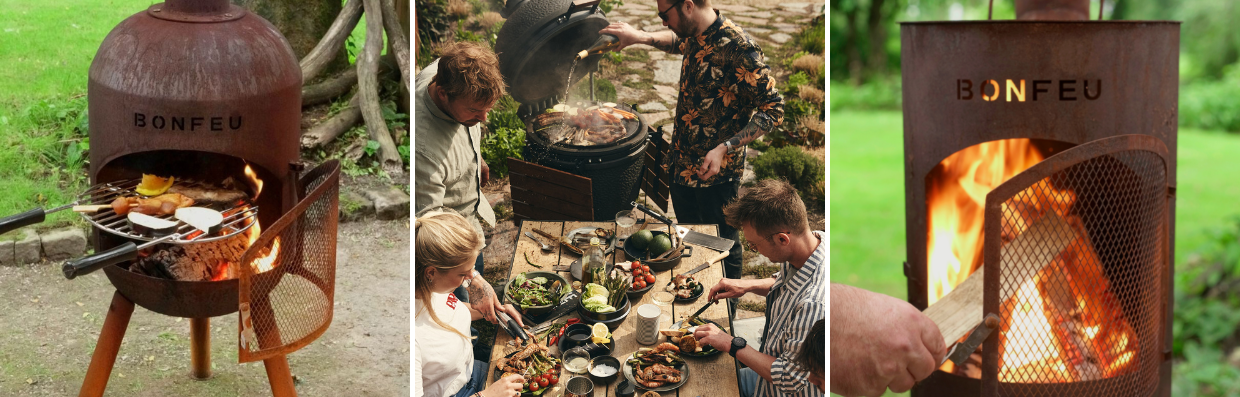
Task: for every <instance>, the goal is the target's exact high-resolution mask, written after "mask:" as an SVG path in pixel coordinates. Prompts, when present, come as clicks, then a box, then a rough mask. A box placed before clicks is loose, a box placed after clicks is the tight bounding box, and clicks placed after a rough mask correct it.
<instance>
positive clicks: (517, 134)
mask: <svg viewBox="0 0 1240 397" xmlns="http://www.w3.org/2000/svg"><path fill="white" fill-rule="evenodd" d="M524 149H525V129H524V128H500V129H497V130H492V131H491V133H490V134H487V136H484V137H482V158H483V159H484V160H486V162H487V164H488V165H490V166H491V170H492V171H495V173H496V175H499V177H500V178H503V177H505V176H508V158H509V157H512V158H517V159H520V158H522V157H521V151H522V150H524Z"/></svg>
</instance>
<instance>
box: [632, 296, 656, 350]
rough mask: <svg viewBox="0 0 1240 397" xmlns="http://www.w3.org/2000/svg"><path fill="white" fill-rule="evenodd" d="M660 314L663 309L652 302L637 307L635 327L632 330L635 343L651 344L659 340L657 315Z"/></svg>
mask: <svg viewBox="0 0 1240 397" xmlns="http://www.w3.org/2000/svg"><path fill="white" fill-rule="evenodd" d="M662 315H663V310H662V309H660V308H659V307H658V306H656V305H653V304H649V303H647V304H644V305H641V306H638V307H637V327H636V328H637V329H636V330H634V333H635V334H636V336H637V343H641V344H643V345H653V344H655V343H657V342H658V341H659V317H661V316H662Z"/></svg>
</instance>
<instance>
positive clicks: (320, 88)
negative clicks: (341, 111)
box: [301, 68, 357, 108]
mask: <svg viewBox="0 0 1240 397" xmlns="http://www.w3.org/2000/svg"><path fill="white" fill-rule="evenodd" d="M354 85H357V69H356V68H349V69H345V71H344V72H341V73H340V74H339V75H336V77H332V78H330V79H327V80H326V81H323V82H322V83H318V84H315V85H308V86H304V87H301V107H303V108H304V107H308V106H314V105H318V104H321V103H327V102H331V101H332V100H333V99H336V98H337V97H339V96H341V95H344V94H347V93H348V92H349V90H350V89H352V88H353V86H354Z"/></svg>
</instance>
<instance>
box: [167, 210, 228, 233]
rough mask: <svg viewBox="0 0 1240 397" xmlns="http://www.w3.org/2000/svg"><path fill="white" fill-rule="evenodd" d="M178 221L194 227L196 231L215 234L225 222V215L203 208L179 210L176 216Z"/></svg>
mask: <svg viewBox="0 0 1240 397" xmlns="http://www.w3.org/2000/svg"><path fill="white" fill-rule="evenodd" d="M174 216H175V217H176V218H177V220H180V221H181V222H185V223H186V224H188V225H190V226H193V227H194V228H195V229H198V230H201V231H203V232H206V233H207V234H214V233H215V231H216V230H215V229H217V228H218V227H219V226H220V224H221V223H223V222H224V214H221V213H220V212H219V211H216V210H213V209H210V208H202V207H185V208H178V209H177V211H176V214H175V215H174Z"/></svg>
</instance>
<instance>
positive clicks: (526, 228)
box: [487, 220, 740, 397]
mask: <svg viewBox="0 0 1240 397" xmlns="http://www.w3.org/2000/svg"><path fill="white" fill-rule="evenodd" d="M680 226H682V227H686V228H689V229H690V230H694V231H697V232H701V233H705V234H709V235H712V236H717V235H719V231H718V230H719V228H718V226H717V225H680ZM581 227H601V228H606V229H611V230H614V231H616V234H617V235H627V234H632V233H633V232H636V231H638V230H641V229H640V227H641V223H640V222H639V223H638V224H637V225H635V226H632V227H627V228H618V227H617V226H616V224H615V222H562V221H525V222H523V223H522V225H521V232H520V233H519V234H518V236H519V237H518V238H517V244H516V250H515V252H514V253H513V257H512V260H511V264H512V268H511V270H510V272H509V275H508V277H507V279H509V280H511V279H512V277H513V276H515V275H516V274H518V273H521V272H527V271H554V270H553V269H552V267H553V266H568V265H569V264H571V263H572V262H573V261H575V260H579V259H581V256H579V255H577V254H574V253H572V252H569V251H568V250H565V249H563V248H562V247H561V246H559V245H556V248H555V250H553V251H551V252H550V253H544V252H542V250H540V249H539V246H538V244H537V243H535V242H534V241H531V240H530V239H529V238H528V237H525V236H524V235H525V232H531V234H534V235H535V236H538V237H539V238H540V239H541V240H545V238H543V237H542V236H539V235H538V234H537V233H533V230H534V229H535V228H537V229H541V230H543V231H545V232H547V233H550V234H551V235H553V236H560V235H563V234H564V233H566V232H569V231H572V230H573V229H577V228H581ZM646 229H647V230H659V231H664V232H670V230H669V229H670V228H669V227H668V226H667V225H666V224H662V223H657V222H654V221H653V220H652V222H651V223H650V224H648V225H647V226H646ZM690 245H692V244H690ZM693 251H694V252H693V256H691V257H687V258H684V259H682V260H681V261H680V264H678V265H677V266H676V268H674V269H672V270H671V271H665V272H656V273H655V278H656V281H655V288H656V289H658V288H662V286H663V285H665V284H667V283H668V282H669V281H671V278H672V276H674V275H676V274H680V273H684V272H686V271H689V270H690V269H693V268H694V267H697V266H698V265H701V264H702V263H703V262H705V261H706V260H707V259H708V258H709V257H711V256H714V255H713V254H717V252H716V251H712V250H710V249H709V248H706V247H700V246H695V247H694V248H693ZM526 256H528V257H529V260H530V261H531V262H533V263H534V264H537V265H539V266H542V268H538V267H535V266H531V265H530V264H529V263H526V260H525V258H526ZM624 257H625V255H624V250H623V249H621V248H620V247H616V250H615V255H608V260H611V261H612V262H613V263H615V262H616V261H620V262H624V261H627V260H629V259H626V258H624ZM723 266H724V265H723V262H722V261H720V262H716V263H715V264H713V265H711V267H709V268H706V269H704V270H702V271H700V272H698V273H696V274H694V275H693V277H694V278H695V279H697V280H698V281H700V282H701V283H702V286H703V287H704V288H705V289H706V292H703V294H702V296H701V297H699V298H698V299H697V300H696V301H693V302H690V303H673V304H672V319H668V318H666V317H665V318H663V319H661V321H660V329H668V328H670V327H671V324H673V323H674V321H680V319H681V318H682V317H684V316H688V315H689V314H692V313H693V312H695V311H697V309H699V308H701V307H702V305H705V304H707V303H709V301H708V300H707V299H706V293H707V292H709V290H710V288H711V287H713V286H714V285H715V284H716V283H718V282H719V280H721V279H723V277H724V273H723ZM559 274H560V275H562V276H564V278H565V279H568V280H570V281H571V280H574V279H573V276H572V275H571V274H569V272H567V271H565V272H559ZM654 292H655V291H654V290H653V289H652V290H651V291H650V292H647V293H645V294H643V295H642V298H641V300H639V301H637V302H633V303H632V308H633V309H631V310H634V312H630V314H629V316H628V318H626V319H625V320H624V322H623V323H622V324H621V325H620V327H618V328H616V330H615V331H612V341H614V342H615V343H616V351H613V352H612V356H615V357H617V358H621V357H625V356H628V355H629V354H631V353H633V352H635V351H637V350H638V349H639V348H642V347H654V345H650V346H646V345H642V344H640V343H637V340H636V338H635V337H634V336H633V335H632V334H633V332H634V329H635V328H636V326H637V320H636V314H635V311H636V308H637V307H638V306H640V305H642V304H646V303H654V300H653V295H654ZM575 317H579V316H578V315H577V313H576V312H575V311H574V312H570V314H569V315H566V316H564V317H560V318H559V319H557V320H556V321H564V320H567V319H570V318H575ZM700 317H701V318H703V319H707V320H712V321H714V322H716V323H719V324H722V325H723V326H724V327H725V328H727V331H728V332H731V329H732V319H731V318H730V317H729V316H728V307H727V305H726V304H724V303H722V302H721V303H719V304H716V305H713V306H712V307H710V308H709V309H706V311H705V312H703V313H702V315H701V316H700ZM526 325H527V326H530V327H533V326H534V325H535V324H526ZM510 340H512V337H510V336H508V333H506V332H503V331H502V330H500V331H498V332H496V335H495V346H494V348H493V349H492V352H491V365H492V366H491V367H488V371H487V385H490V384H491V383H493V382H495V378H496V374H495V368H494V365H495V364H496V363H498V362H499V360H498V359H499V358H502V357H504V356H505V355H507V354H508V353H510V352H512V351H513V350H514V349H515V348H512V347H508V346H507V344H508V342H509V341H510ZM665 340H666V338H665V337H662V336H661V337H660V338H659V342H663V341H665ZM550 349H551V350H550V351H551V353H553V355H555V356H557V357H558V356H559V355H560V351H559V348H557V347H554V346H553V347H551V348H550ZM621 361H622V362H623V361H624V359H623V358H621ZM685 361H687V362H688V365H689V367H690V368H689V379H688V380H687V381H686V382H685V384H684V385H682V386H681V387H680V388H679V389H676V390H672V391H666V392H662V393H660V395H662V396H677V397H698V396H739V395H740V392H739V385H738V384H737V373H736V361H735V360H733V359H732V357H731V356H728V355H727V354H718V355H715V356H713V357H708V358H686V359H685ZM560 375H561V376H560V383H559V386H560V387H559V388H552V389H551V390H548V391H547V392H544V393H543V394H542V396H543V397H559V396H562V395H564V388H563V386H564V384H565V383H567V382H568V378H570V377H572V375H573V374H572V373H569V372H568V371H563V372H562V373H561V374H560ZM587 376H588V375H587ZM622 379H624V375H623V374H620V375H618V376H617V378H616V380H614V381H612V382H611V384H606V385H604V384H596V385H595V386H594V395H595V396H597V397H614V396H615V395H616V391H615V388H616V385H617V384H619V383H620V381H621V380H622ZM641 394H642V390H638V393H637V396H641Z"/></svg>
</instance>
